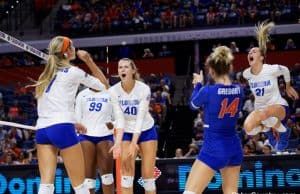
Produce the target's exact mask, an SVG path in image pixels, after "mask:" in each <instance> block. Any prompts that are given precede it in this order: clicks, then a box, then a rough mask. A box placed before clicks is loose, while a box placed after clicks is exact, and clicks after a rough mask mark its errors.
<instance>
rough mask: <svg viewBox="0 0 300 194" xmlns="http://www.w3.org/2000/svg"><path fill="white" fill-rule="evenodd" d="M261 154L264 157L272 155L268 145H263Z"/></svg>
mask: <svg viewBox="0 0 300 194" xmlns="http://www.w3.org/2000/svg"><path fill="white" fill-rule="evenodd" d="M262 153H263V154H264V155H271V154H272V148H271V146H270V145H264V147H263V148H262Z"/></svg>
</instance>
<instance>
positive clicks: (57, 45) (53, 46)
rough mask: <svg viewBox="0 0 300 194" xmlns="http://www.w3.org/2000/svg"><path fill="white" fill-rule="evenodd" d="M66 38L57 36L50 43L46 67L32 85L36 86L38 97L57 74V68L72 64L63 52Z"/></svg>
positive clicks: (36, 95)
mask: <svg viewBox="0 0 300 194" xmlns="http://www.w3.org/2000/svg"><path fill="white" fill-rule="evenodd" d="M64 38H65V37H63V36H56V37H54V38H53V39H52V40H51V41H50V43H49V46H48V51H49V59H48V61H47V64H46V66H45V68H44V71H43V72H42V73H41V75H40V76H39V79H38V81H37V82H36V83H35V84H34V85H32V86H35V97H36V98H40V97H41V96H42V95H43V93H44V91H45V89H46V87H47V86H48V84H49V83H50V81H51V80H52V79H53V77H54V76H55V75H56V73H57V69H58V68H59V67H71V64H70V63H69V62H68V61H67V60H65V57H64V55H63V53H62V52H61V51H62V47H63V43H64Z"/></svg>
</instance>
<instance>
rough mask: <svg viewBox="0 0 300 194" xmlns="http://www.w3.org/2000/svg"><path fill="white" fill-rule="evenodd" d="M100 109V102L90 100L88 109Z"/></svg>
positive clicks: (97, 110)
mask: <svg viewBox="0 0 300 194" xmlns="http://www.w3.org/2000/svg"><path fill="white" fill-rule="evenodd" d="M101 109H102V103H96V102H91V103H90V107H89V111H96V112H99V111H100V110H101Z"/></svg>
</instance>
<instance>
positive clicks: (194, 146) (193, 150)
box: [184, 142, 199, 158]
mask: <svg viewBox="0 0 300 194" xmlns="http://www.w3.org/2000/svg"><path fill="white" fill-rule="evenodd" d="M198 151H199V146H198V145H197V144H196V143H195V142H193V143H191V144H190V145H189V151H188V152H187V153H186V154H185V155H184V157H185V158H188V157H196V156H197V154H198Z"/></svg>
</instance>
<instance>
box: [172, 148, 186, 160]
mask: <svg viewBox="0 0 300 194" xmlns="http://www.w3.org/2000/svg"><path fill="white" fill-rule="evenodd" d="M178 158H184V156H183V152H182V149H181V148H177V149H176V151H175V157H174V159H178Z"/></svg>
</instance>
